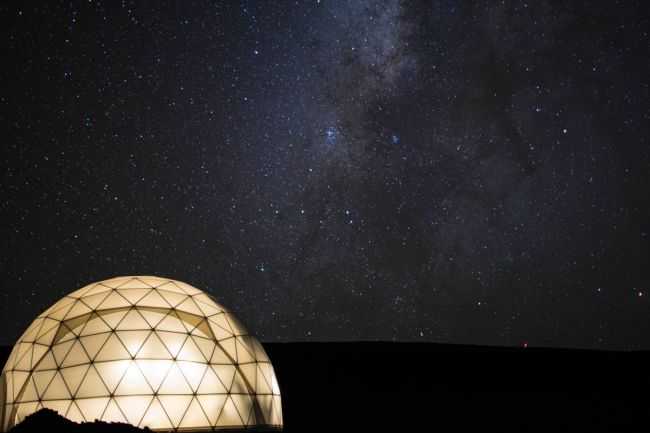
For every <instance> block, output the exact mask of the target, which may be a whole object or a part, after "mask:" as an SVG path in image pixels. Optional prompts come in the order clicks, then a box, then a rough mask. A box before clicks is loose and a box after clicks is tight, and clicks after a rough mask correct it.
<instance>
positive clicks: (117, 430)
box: [11, 409, 151, 433]
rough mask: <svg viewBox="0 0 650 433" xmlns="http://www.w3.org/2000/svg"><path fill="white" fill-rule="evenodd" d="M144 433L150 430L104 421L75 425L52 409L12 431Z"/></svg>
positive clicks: (39, 413) (41, 412)
mask: <svg viewBox="0 0 650 433" xmlns="http://www.w3.org/2000/svg"><path fill="white" fill-rule="evenodd" d="M45 431H49V432H57V433H59V432H60V433H144V432H150V431H151V430H149V429H148V428H144V429H140V428H137V427H134V426H132V425H130V424H123V423H119V422H113V423H107V422H102V421H95V422H84V423H80V424H79V423H75V422H72V421H70V420H68V419H66V418H64V417H62V416H61V415H59V414H58V413H57V412H55V411H53V410H50V409H41V410H39V411H38V412H36V413H33V414H31V415H29V416H27V417H26V418H25V419H24V420H23V422H22V423H20V424H18V425H17V426H15V427H14V428H13V429H11V432H12V433H36V432H45Z"/></svg>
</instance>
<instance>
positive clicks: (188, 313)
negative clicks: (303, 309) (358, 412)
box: [0, 276, 282, 431]
mask: <svg viewBox="0 0 650 433" xmlns="http://www.w3.org/2000/svg"><path fill="white" fill-rule="evenodd" d="M0 386H1V387H0V421H1V423H0V431H7V430H8V429H9V428H11V427H12V426H14V425H15V424H17V423H19V422H20V421H22V420H23V419H24V418H25V416H27V415H29V414H31V413H33V412H36V411H38V410H39V409H41V408H50V409H53V410H56V411H57V412H59V414H61V415H63V416H65V417H66V418H69V419H71V420H73V421H77V422H81V421H94V420H96V419H97V420H103V421H118V422H126V423H130V424H133V425H136V426H140V427H145V426H147V427H149V428H151V429H152V430H205V429H213V428H216V429H220V428H231V429H232V428H248V427H256V428H260V427H267V428H273V429H275V428H281V427H282V406H281V401H280V390H279V388H278V384H277V381H276V378H275V373H274V371H273V366H272V365H271V362H270V361H269V358H268V357H267V355H266V352H265V351H264V349H263V348H262V346H261V344H260V343H259V342H258V341H257V339H256V338H255V337H253V336H251V335H249V334H248V333H247V331H246V330H245V329H244V328H243V327H242V325H241V324H240V323H239V322H238V321H237V320H236V319H235V318H234V316H233V315H232V314H231V313H230V312H229V311H228V310H226V309H225V308H223V307H222V306H221V305H219V304H217V303H216V302H215V301H214V300H213V299H212V298H211V297H210V296H209V295H207V294H206V293H204V292H202V291H201V290H198V289H196V288H194V287H192V286H190V285H188V284H185V283H182V282H180V281H174V280H170V279H166V278H158V277H150V276H146V277H144V276H143V277H118V278H112V279H110V280H106V281H100V282H97V283H93V284H89V285H88V286H85V287H83V288H81V289H79V290H77V291H75V292H73V293H71V294H69V295H67V296H65V297H64V298H63V299H61V300H60V301H59V302H57V303H56V304H54V305H53V306H51V307H50V308H49V309H47V310H46V311H45V312H44V313H42V314H41V315H40V316H38V318H37V319H36V320H34V322H33V323H32V324H31V325H30V326H29V328H27V330H26V331H25V333H24V334H23V335H22V336H21V337H20V339H19V340H18V342H17V343H16V345H15V346H14V348H13V350H12V352H11V354H10V355H9V359H8V360H7V364H6V365H5V367H4V369H3V370H2V376H1V377H0Z"/></svg>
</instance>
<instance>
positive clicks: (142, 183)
mask: <svg viewBox="0 0 650 433" xmlns="http://www.w3.org/2000/svg"><path fill="white" fill-rule="evenodd" d="M60 3H61V4H59V5H57V4H55V2H29V3H27V4H24V2H17V3H14V4H7V3H6V2H3V3H2V5H1V6H0V15H1V20H2V22H1V24H2V26H1V28H2V53H3V54H2V60H3V61H2V68H1V70H0V74H1V75H0V77H1V81H2V91H1V94H0V106H1V109H0V115H1V118H0V125H1V127H2V136H3V137H4V138H3V143H2V147H1V149H2V150H1V155H2V164H3V169H2V188H1V189H0V217H1V221H2V225H1V227H0V233H1V236H2V242H1V248H2V250H1V253H0V270H1V275H2V288H1V289H0V329H3V331H2V334H1V335H0V343H2V344H10V343H12V342H13V341H15V339H16V338H17V337H18V336H19V334H20V333H21V332H22V331H23V330H24V329H25V327H26V326H27V325H28V324H29V322H31V320H32V319H33V318H34V317H35V316H36V315H37V314H38V313H39V312H41V311H42V310H43V309H45V308H46V307H48V306H49V305H51V304H52V303H54V302H55V301H56V300H58V299H59V298H60V297H61V296H63V295H64V294H66V293H68V292H71V291H72V290H74V289H76V288H78V287H81V286H83V285H85V284H87V283H89V282H93V281H97V280H101V279H105V278H109V277H112V276H116V275H160V276H166V277H171V278H175V279H179V280H182V281H185V282H188V283H190V284H192V285H195V286H197V287H199V288H201V289H204V290H206V291H208V292H209V293H211V294H212V295H214V296H215V297H216V298H217V299H218V300H219V301H220V302H222V303H223V304H224V305H225V306H227V307H229V308H230V309H231V310H233V311H235V312H236V313H237V314H238V316H239V317H240V319H241V320H242V321H243V322H244V323H246V324H247V325H248V327H249V328H250V329H251V331H253V332H254V333H255V334H257V335H258V336H259V337H260V339H261V340H263V341H294V340H375V339H379V340H397V341H432V342H443V343H472V344H490V345H516V346H521V345H525V344H527V345H528V346H562V347H589V348H606V349H639V348H645V349H650V276H649V273H648V268H649V267H650V266H649V265H650V235H649V233H650V133H649V130H648V129H649V128H648V125H649V123H650V122H649V121H650V95H649V92H648V88H649V83H650V66H649V65H650V60H649V59H650V48H649V47H650V41H649V38H648V31H649V30H648V29H650V20H649V15H648V12H647V9H646V7H647V5H645V4H644V3H645V2H643V1H636V2H635V1H621V2H612V1H602V2H594V3H591V2H578V1H576V2H547V1H530V2H528V3H527V2H509V1H503V2H496V1H485V2H481V3H480V4H479V3H478V2H477V3H475V4H473V5H471V4H470V3H469V2H456V1H426V2H425V1H404V2H399V1H395V0H382V1H379V0H377V1H374V0H349V1H344V0H320V1H317V0H312V1H295V2H293V1H292V2H289V1H284V0H278V1H258V2H253V1H248V2H235V1H223V2H218V1H210V2H208V1H205V2H197V1H182V2H178V3H176V4H172V5H161V4H159V2H151V3H149V2H146V3H145V2H142V3H132V2H129V1H126V0H124V1H121V2H120V1H110V2H109V1H106V2H98V1H95V0H91V1H83V2H81V1H79V2H65V4H63V3H64V2H60Z"/></svg>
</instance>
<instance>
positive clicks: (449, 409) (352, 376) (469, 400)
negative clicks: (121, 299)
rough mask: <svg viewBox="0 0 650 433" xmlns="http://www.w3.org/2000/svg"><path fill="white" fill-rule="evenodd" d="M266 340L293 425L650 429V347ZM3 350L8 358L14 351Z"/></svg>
mask: <svg viewBox="0 0 650 433" xmlns="http://www.w3.org/2000/svg"><path fill="white" fill-rule="evenodd" d="M264 346H265V348H266V349H267V352H268V354H269V356H270V357H271V360H272V361H273V364H274V366H275V369H276V373H277V377H278V380H279V383H280V389H281V392H282V401H283V406H284V411H283V412H284V421H285V431H288V432H309V431H347V430H349V429H351V428H354V429H356V430H364V431H366V430H369V429H375V430H376V429H382V430H383V429H386V428H391V429H392V430H394V431H402V430H404V429H406V428H410V429H411V431H414V430H415V429H417V430H424V431H428V430H438V431H445V432H447V431H472V430H474V431H481V432H484V431H502V432H505V431H512V432H532V431H535V432H548V431H552V432H563V431H567V432H578V431H585V432H587V431H588V432H599V431H600V432H602V431H609V432H632V431H634V432H637V431H650V416H649V415H650V410H649V409H648V408H649V407H650V404H649V403H650V401H649V400H650V399H649V398H648V393H647V391H648V389H650V375H649V374H648V370H647V366H648V365H650V354H649V353H647V352H636V353H633V352H630V353H627V352H601V351H584V350H564V349H535V348H527V349H523V348H492V347H479V346H456V345H439V344H415V343H267V344H265V345H264ZM2 353H4V356H5V358H6V356H7V355H8V350H7V349H5V350H4V352H0V354H2ZM3 361H4V358H3ZM57 431H59V430H58V428H57ZM93 431H97V430H93Z"/></svg>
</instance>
